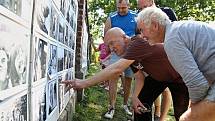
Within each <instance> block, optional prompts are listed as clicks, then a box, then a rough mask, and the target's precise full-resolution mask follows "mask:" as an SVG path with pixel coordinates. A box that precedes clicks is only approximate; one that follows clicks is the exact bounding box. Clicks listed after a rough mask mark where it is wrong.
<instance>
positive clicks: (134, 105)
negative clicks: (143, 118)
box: [132, 97, 146, 114]
mask: <svg viewBox="0 0 215 121" xmlns="http://www.w3.org/2000/svg"><path fill="white" fill-rule="evenodd" d="M132 108H133V110H134V111H135V112H136V113H138V114H141V111H140V108H144V109H146V107H144V105H143V104H142V103H141V102H140V100H139V99H138V98H137V97H132Z"/></svg>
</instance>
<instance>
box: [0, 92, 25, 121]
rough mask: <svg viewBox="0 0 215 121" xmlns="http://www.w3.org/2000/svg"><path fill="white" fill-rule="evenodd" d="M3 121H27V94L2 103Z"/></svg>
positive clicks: (0, 114)
mask: <svg viewBox="0 0 215 121" xmlns="http://www.w3.org/2000/svg"><path fill="white" fill-rule="evenodd" d="M0 120H1V121H27V94H25V95H23V96H21V97H18V96H17V97H13V98H11V99H8V100H7V101H5V102H1V103H0Z"/></svg>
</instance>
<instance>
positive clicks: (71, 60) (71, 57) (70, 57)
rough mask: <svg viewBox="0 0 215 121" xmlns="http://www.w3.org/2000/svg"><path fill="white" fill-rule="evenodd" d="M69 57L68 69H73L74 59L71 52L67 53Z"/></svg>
mask: <svg viewBox="0 0 215 121" xmlns="http://www.w3.org/2000/svg"><path fill="white" fill-rule="evenodd" d="M68 54H69V55H68V56H69V57H68V68H72V67H73V59H74V52H73V51H69V53H68Z"/></svg>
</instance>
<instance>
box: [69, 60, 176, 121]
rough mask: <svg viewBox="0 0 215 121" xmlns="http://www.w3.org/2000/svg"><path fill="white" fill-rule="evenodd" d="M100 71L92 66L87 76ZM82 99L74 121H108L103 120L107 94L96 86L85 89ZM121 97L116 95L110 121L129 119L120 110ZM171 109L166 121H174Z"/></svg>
mask: <svg viewBox="0 0 215 121" xmlns="http://www.w3.org/2000/svg"><path fill="white" fill-rule="evenodd" d="M99 70H100V68H99V65H96V64H92V65H91V66H90V69H89V71H88V72H89V75H88V76H91V75H94V74H95V73H96V72H98V71H99ZM84 94H85V96H84V99H83V100H82V101H81V102H78V103H77V104H76V112H75V115H74V118H73V120H74V121H109V120H108V119H105V118H104V114H105V113H106V111H107V109H108V92H107V91H106V90H105V89H103V88H101V87H99V86H98V85H96V86H93V87H90V88H87V89H85V91H84ZM122 103H123V97H122V96H121V95H119V94H118V95H117V101H116V110H115V115H114V118H113V119H111V121H127V120H128V119H130V118H131V117H129V116H127V115H126V114H125V112H124V111H123V109H122ZM172 114H173V109H172V108H171V110H170V112H169V115H168V118H167V121H175V120H173V117H172V116H171V115H172Z"/></svg>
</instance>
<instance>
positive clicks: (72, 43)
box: [68, 29, 75, 50]
mask: <svg viewBox="0 0 215 121" xmlns="http://www.w3.org/2000/svg"><path fill="white" fill-rule="evenodd" d="M68 36H69V39H68V46H69V47H70V48H72V49H73V50H74V48H75V41H74V33H73V30H72V29H69V33H68Z"/></svg>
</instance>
